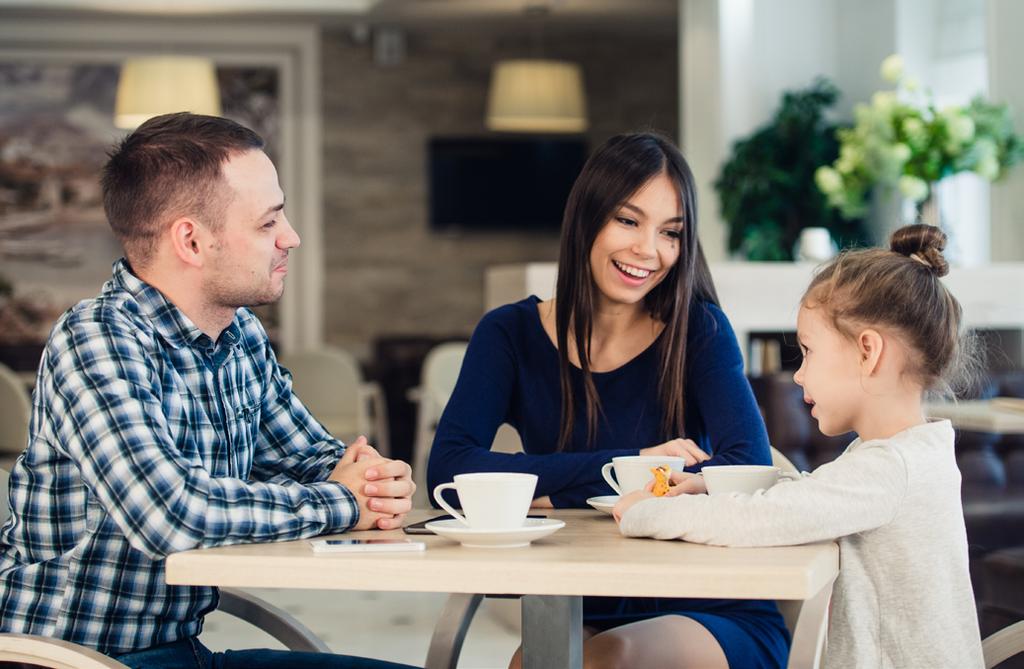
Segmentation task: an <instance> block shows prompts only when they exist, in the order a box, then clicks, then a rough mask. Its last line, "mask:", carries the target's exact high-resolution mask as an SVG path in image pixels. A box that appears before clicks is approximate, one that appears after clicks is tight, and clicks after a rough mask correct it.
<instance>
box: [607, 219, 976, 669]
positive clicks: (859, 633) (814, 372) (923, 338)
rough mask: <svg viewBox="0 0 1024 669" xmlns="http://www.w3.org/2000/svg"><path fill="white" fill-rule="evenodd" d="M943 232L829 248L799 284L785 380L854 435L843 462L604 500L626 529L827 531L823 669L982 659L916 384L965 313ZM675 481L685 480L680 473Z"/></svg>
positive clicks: (663, 535) (733, 534) (705, 533)
mask: <svg viewBox="0 0 1024 669" xmlns="http://www.w3.org/2000/svg"><path fill="white" fill-rule="evenodd" d="M945 241H946V237H945V235H944V234H943V233H942V232H941V231H940V230H939V229H938V228H934V227H931V226H927V225H911V226H908V227H904V228H901V229H900V230H897V231H896V232H895V233H894V234H893V236H892V241H891V250H890V251H885V250H882V249H870V250H861V251H850V252H846V253H843V254H842V255H840V257H839V258H838V259H836V260H835V261H833V262H832V263H831V264H830V265H828V266H827V267H826V268H825V269H824V270H823V271H822V272H821V273H819V274H818V275H817V276H816V277H815V278H814V279H813V281H812V282H811V285H810V287H809V288H808V289H807V292H806V294H805V295H804V297H803V300H802V302H801V306H800V313H799V317H798V320H797V337H798V339H799V343H800V348H801V350H802V351H803V354H804V359H803V364H802V365H801V366H800V369H799V370H797V372H796V374H795V375H794V377H793V378H794V380H795V381H796V382H797V383H798V384H799V385H800V386H801V387H802V388H803V389H804V401H805V402H807V404H809V405H811V407H812V408H811V415H812V416H814V417H815V418H817V420H818V427H819V428H820V429H821V431H822V432H824V433H825V434H827V435H840V434H843V433H846V432H849V431H854V432H856V433H857V434H858V435H859V438H858V439H856V440H855V441H854V442H853V443H852V444H850V446H849V447H848V448H847V449H846V452H844V453H843V455H841V456H840V457H839V458H837V459H836V460H835V461H834V462H831V463H829V464H826V465H823V466H821V467H819V468H818V469H816V470H815V471H814V472H813V473H811V474H805V475H804V476H803V478H801V479H800V480H797V481H793V482H781V483H779V484H778V485H776V486H774V487H772V488H770V489H768V490H762V491H758V492H756V493H754V494H753V495H743V494H733V495H715V496H713V497H711V496H708V495H690V494H681V493H685V492H703V488H702V484H701V481H700V479H699V477H695V476H688V475H685V474H680V475H677V476H676V477H674V478H675V479H676V480H677V481H678V482H679V483H680V485H679V486H678V488H677V490H673V492H672V493H670V495H671V496H669V497H662V498H653V495H652V494H651V493H649V492H646V491H641V492H638V493H634V494H632V495H629V496H627V497H624V498H623V499H622V500H620V501H619V503H618V505H617V506H616V508H615V517H616V519H617V520H618V521H619V523H620V529H621V531H622V533H623V534H625V535H627V536H634V537H655V538H658V539H684V540H686V541H693V542H697V543H706V544H715V545H723V546H783V545H793V544H802V543H808V542H813V541H823V540H830V539H838V540H839V545H840V556H841V562H842V566H841V569H840V572H839V577H838V579H837V580H836V583H835V590H834V595H833V600H832V607H831V618H830V622H829V635H828V650H827V654H826V658H825V663H826V666H827V667H835V668H842V669H848V668H851V667H865V668H867V667H894V668H896V667H898V668H900V669H908V668H912V667H921V668H922V669H925V668H928V669H932V668H935V667H950V668H952V667H956V668H958V669H967V668H969V667H981V666H982V664H983V661H982V655H981V642H980V638H979V633H978V622H977V617H976V613H975V608H974V598H973V595H972V591H971V582H970V576H969V575H968V571H967V539H966V534H965V531H964V520H963V511H962V508H961V504H960V472H959V470H958V469H957V467H956V460H955V457H954V453H953V428H952V427H951V425H950V424H949V422H948V421H929V420H927V419H926V418H925V415H924V412H923V407H922V401H923V395H924V392H925V391H926V390H928V389H932V388H935V387H942V386H944V384H945V381H944V379H946V378H947V377H948V376H949V374H950V373H951V372H953V371H954V369H955V368H956V367H957V366H958V364H959V360H960V359H961V358H963V357H965V356H964V355H963V353H964V346H963V339H962V336H961V333H960V324H961V317H960V316H961V311H960V305H959V303H958V302H957V301H956V299H955V298H954V297H953V296H952V295H951V294H950V293H949V292H948V291H947V290H946V288H945V286H943V284H942V282H941V281H939V277H941V276H944V275H945V274H946V273H947V271H948V266H947V264H946V261H945V260H944V259H943V257H942V250H943V248H944V246H945ZM684 477H685V478H684Z"/></svg>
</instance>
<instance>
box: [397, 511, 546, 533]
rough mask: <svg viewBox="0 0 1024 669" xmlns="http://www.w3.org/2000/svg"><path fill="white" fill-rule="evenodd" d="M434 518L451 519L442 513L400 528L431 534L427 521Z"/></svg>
mask: <svg viewBox="0 0 1024 669" xmlns="http://www.w3.org/2000/svg"><path fill="white" fill-rule="evenodd" d="M527 518H547V516H533V515H530V516H527ZM436 520H452V516H450V515H448V514H444V515H441V516H434V517H433V518H427V519H426V520H421V521H420V522H418V523H412V524H410V525H406V526H405V527H403V528H402V531H403V532H405V533H406V534H430V535H433V534H434V533H433V532H431V531H430V530H428V529H427V523H432V522H434V521H436Z"/></svg>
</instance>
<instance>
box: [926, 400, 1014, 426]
mask: <svg viewBox="0 0 1024 669" xmlns="http://www.w3.org/2000/svg"><path fill="white" fill-rule="evenodd" d="M1017 402H1020V400H1017ZM1016 406H1018V405H1017V404H1016V403H1015V402H1014V400H1012V399H1011V400H1009V401H1007V400H1005V399H1002V398H996V399H991V400H963V401H960V402H929V403H928V405H927V406H926V407H925V413H926V414H927V415H928V417H929V418H946V419H949V421H950V422H951V423H953V427H955V428H957V429H960V430H972V431H974V432H991V433H992V434H1024V411H1022V410H1020V409H1017V408H1011V407H1016Z"/></svg>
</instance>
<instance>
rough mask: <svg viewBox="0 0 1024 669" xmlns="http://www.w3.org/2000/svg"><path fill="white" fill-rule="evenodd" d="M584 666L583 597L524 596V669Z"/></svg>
mask: <svg viewBox="0 0 1024 669" xmlns="http://www.w3.org/2000/svg"><path fill="white" fill-rule="evenodd" d="M582 667H583V598H582V597H574V596H553V595H524V596H523V669H581V668H582Z"/></svg>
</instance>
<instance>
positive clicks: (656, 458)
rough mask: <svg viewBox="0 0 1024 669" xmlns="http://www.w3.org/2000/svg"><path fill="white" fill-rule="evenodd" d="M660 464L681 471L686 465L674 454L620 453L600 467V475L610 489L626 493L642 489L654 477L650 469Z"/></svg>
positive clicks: (621, 493) (683, 459) (622, 493)
mask: <svg viewBox="0 0 1024 669" xmlns="http://www.w3.org/2000/svg"><path fill="white" fill-rule="evenodd" d="M662 465H668V466H669V467H671V468H672V469H673V470H674V471H677V472H681V471H683V467H685V466H686V459H685V458H681V457H678V456H674V455H622V456H619V457H617V458H612V461H611V462H609V463H606V464H605V466H604V467H601V476H603V477H604V480H605V481H607V482H608V485H610V486H611V487H612V490H614V491H615V492H617V493H618V494H620V495H628V494H629V493H631V492H633V491H634V490H643V488H644V486H646V485H647V484H648V483H650V482H651V479H653V478H654V474H652V473H651V469H653V468H654V467H660V466H662ZM613 469H614V470H615V475H614V477H613V476H612V470H613Z"/></svg>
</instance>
